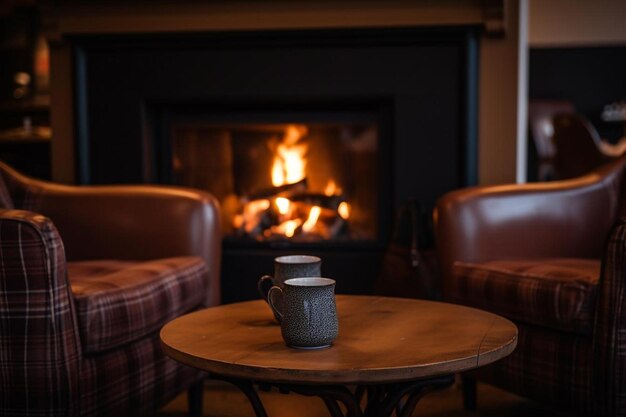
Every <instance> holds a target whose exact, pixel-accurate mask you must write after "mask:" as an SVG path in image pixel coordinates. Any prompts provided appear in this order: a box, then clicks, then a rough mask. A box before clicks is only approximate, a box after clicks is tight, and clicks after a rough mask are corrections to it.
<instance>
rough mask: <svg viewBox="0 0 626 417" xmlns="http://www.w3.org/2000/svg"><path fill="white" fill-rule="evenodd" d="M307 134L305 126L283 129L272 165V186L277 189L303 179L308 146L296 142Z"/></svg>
mask: <svg viewBox="0 0 626 417" xmlns="http://www.w3.org/2000/svg"><path fill="white" fill-rule="evenodd" d="M307 133H308V129H307V127H306V126H301V125H289V126H287V128H286V129H285V134H284V135H283V141H282V143H281V144H279V145H278V147H277V148H276V156H275V157H274V162H273V164H272V184H273V185H274V186H275V187H279V186H281V185H285V184H293V183H296V182H298V181H300V180H302V179H304V177H305V173H306V158H305V156H306V153H307V151H308V149H309V147H308V145H306V144H303V143H300V144H299V143H298V141H299V140H300V139H301V138H302V137H303V136H305V135H306V134H307Z"/></svg>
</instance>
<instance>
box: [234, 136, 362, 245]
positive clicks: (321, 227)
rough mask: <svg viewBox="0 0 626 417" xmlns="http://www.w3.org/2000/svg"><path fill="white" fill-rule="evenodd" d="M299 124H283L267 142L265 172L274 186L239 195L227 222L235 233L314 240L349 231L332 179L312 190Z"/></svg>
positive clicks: (341, 196)
mask: <svg viewBox="0 0 626 417" xmlns="http://www.w3.org/2000/svg"><path fill="white" fill-rule="evenodd" d="M308 131H309V129H308V128H307V126H304V125H294V124H291V125H287V126H285V128H284V132H283V135H282V137H281V138H280V140H279V141H276V140H275V139H274V140H270V141H268V147H269V148H270V149H272V151H273V160H272V164H271V169H270V172H269V173H268V175H269V177H270V178H271V183H272V185H273V188H270V189H265V190H260V191H258V192H256V193H254V194H253V195H250V196H247V197H243V198H241V200H240V201H241V203H242V205H241V209H240V212H239V213H238V214H236V215H235V216H233V219H232V227H233V229H234V230H235V232H236V234H237V235H239V236H247V237H250V238H253V239H255V240H280V239H289V240H296V241H317V240H320V239H334V238H337V237H341V236H345V235H347V233H348V220H349V218H350V211H351V207H350V204H349V202H348V201H347V198H346V196H345V195H344V194H343V192H342V188H341V187H340V186H339V185H338V184H337V183H336V181H335V180H334V179H331V180H328V181H327V183H326V185H325V186H324V187H320V188H321V189H313V187H311V186H310V185H309V181H308V179H307V168H308V167H307V165H308V159H307V153H308V150H309V144H308V143H306V142H305V138H306V136H307V134H308Z"/></svg>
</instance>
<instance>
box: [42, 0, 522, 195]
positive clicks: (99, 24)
mask: <svg viewBox="0 0 626 417" xmlns="http://www.w3.org/2000/svg"><path fill="white" fill-rule="evenodd" d="M502 1H503V3H504V4H506V5H507V8H508V15H507V22H506V26H507V28H506V35H505V36H504V37H494V38H492V37H484V38H483V39H482V40H481V45H480V49H481V51H480V56H481V58H480V64H479V65H480V75H479V78H480V86H479V97H480V102H479V150H478V152H479V182H480V183H482V184H490V183H502V182H513V181H515V179H516V157H517V135H518V132H517V127H518V123H517V118H518V114H517V110H518V105H517V100H518V94H517V91H518V52H519V46H518V45H519V25H518V22H517V21H518V19H519V12H518V9H519V7H518V6H519V2H520V1H526V0H502ZM61 3H62V5H61V6H58V8H57V9H55V10H53V11H52V13H50V16H52V19H51V21H52V22H51V24H50V26H51V27H52V29H51V31H50V34H49V37H50V38H51V39H52V40H53V47H52V49H51V54H52V65H53V66H55V67H56V68H52V74H53V77H54V78H53V81H52V86H51V89H52V95H53V98H52V100H53V103H66V104H67V103H70V107H69V108H71V102H72V100H73V92H72V91H71V82H70V81H69V80H70V79H71V78H70V77H71V73H70V69H71V65H70V62H69V60H70V59H71V58H70V54H69V53H68V51H67V45H66V44H65V43H64V41H63V39H64V36H66V35H71V34H80V33H120V32H168V31H170V32H181V31H219V30H259V29H290V28H337V27H343V28H345V27H398V26H421V25H428V26H433V25H435V26H436V25H467V24H476V25H484V26H487V21H488V20H489V19H488V17H487V16H486V12H485V6H484V4H485V3H484V2H483V1H482V0H419V1H415V0H389V1H384V2H381V1H372V0H365V1H362V0H359V1H355V0H352V1H335V0H325V1H317V2H308V1H286V0H266V1H235V0H233V1H228V2H227V1H214V2H185V3H184V4H182V3H179V4H176V5H174V4H173V3H168V4H165V3H159V2H156V3H150V6H149V7H146V6H145V5H146V3H140V4H139V5H137V4H136V3H131V4H124V3H121V2H114V3H112V4H111V3H108V2H98V1H90V2H76V3H70V4H69V5H68V3H67V2H61ZM492 3H495V4H496V5H497V4H498V2H492ZM496 9H497V7H496ZM489 23H490V24H491V23H493V22H491V21H489ZM495 23H498V22H497V21H496V22H495ZM59 108H65V109H66V108H68V107H59ZM52 124H53V126H52V127H53V129H54V132H55V141H54V143H53V150H52V154H53V164H52V166H53V179H54V180H56V181H60V182H68V183H70V182H72V181H73V178H74V173H75V172H74V165H75V164H74V161H73V159H72V158H73V152H74V149H75V147H74V120H73V119H72V115H71V112H60V111H58V110H56V111H55V109H54V108H53V111H52Z"/></svg>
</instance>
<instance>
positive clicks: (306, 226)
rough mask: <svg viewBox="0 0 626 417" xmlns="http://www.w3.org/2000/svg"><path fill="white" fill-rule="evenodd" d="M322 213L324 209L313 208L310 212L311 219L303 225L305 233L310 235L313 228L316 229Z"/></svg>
mask: <svg viewBox="0 0 626 417" xmlns="http://www.w3.org/2000/svg"><path fill="white" fill-rule="evenodd" d="M321 212H322V209H321V208H320V207H318V206H313V207H312V208H311V211H310V212H309V218H308V219H306V221H305V222H304V224H303V225H302V230H303V231H304V232H305V233H308V232H310V231H311V230H313V227H315V224H316V223H317V219H318V218H319V217H320V213H321Z"/></svg>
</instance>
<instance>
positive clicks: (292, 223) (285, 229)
mask: <svg viewBox="0 0 626 417" xmlns="http://www.w3.org/2000/svg"><path fill="white" fill-rule="evenodd" d="M301 224H302V220H300V219H295V220H287V221H286V222H282V223H281V224H279V225H278V226H275V227H272V231H273V232H275V233H278V234H282V235H285V236H287V237H293V235H294V234H295V233H296V229H297V228H298V226H300V225H301Z"/></svg>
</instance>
